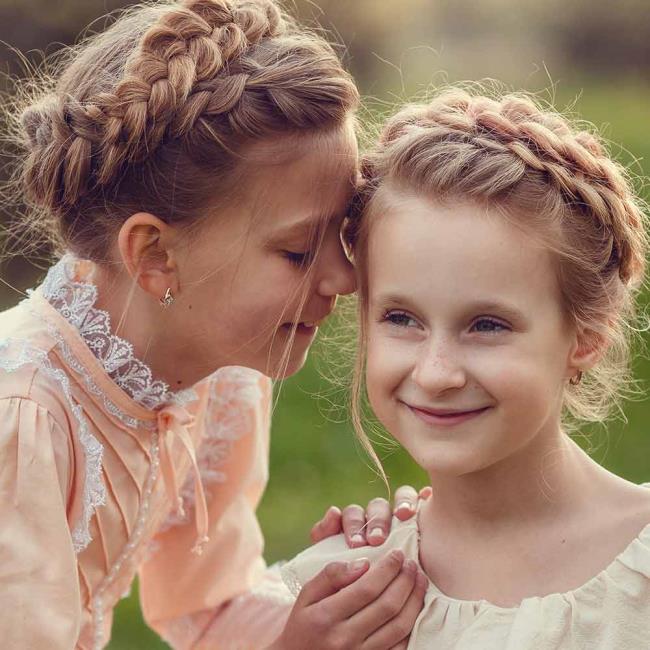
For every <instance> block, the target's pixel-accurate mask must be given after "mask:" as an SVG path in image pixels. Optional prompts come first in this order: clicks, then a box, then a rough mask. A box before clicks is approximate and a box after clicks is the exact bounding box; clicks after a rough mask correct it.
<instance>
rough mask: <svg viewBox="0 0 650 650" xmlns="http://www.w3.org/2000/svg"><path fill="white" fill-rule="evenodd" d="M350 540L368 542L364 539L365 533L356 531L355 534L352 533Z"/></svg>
mask: <svg viewBox="0 0 650 650" xmlns="http://www.w3.org/2000/svg"><path fill="white" fill-rule="evenodd" d="M350 541H351V542H352V543H353V544H365V543H366V540H365V539H363V535H360V534H359V533H355V534H354V535H352V537H350Z"/></svg>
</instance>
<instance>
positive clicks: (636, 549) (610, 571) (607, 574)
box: [404, 483, 650, 614]
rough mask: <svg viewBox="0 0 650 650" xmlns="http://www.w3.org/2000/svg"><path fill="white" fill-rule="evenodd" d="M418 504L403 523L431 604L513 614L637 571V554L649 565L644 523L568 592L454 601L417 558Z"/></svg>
mask: <svg viewBox="0 0 650 650" xmlns="http://www.w3.org/2000/svg"><path fill="white" fill-rule="evenodd" d="M642 487H646V488H650V483H643V484H642ZM420 504H421V502H419V503H418V507H417V511H416V515H415V516H414V517H412V518H411V519H410V520H406V521H405V522H404V524H409V523H410V526H408V527H409V528H411V529H412V530H413V531H414V532H415V534H416V536H417V551H416V557H415V558H414V559H415V560H416V562H417V563H418V565H419V567H420V570H421V571H422V572H423V573H424V575H425V576H426V577H427V580H428V585H429V588H428V589H427V593H426V595H425V601H431V600H432V599H436V600H441V599H442V600H444V601H446V602H448V603H450V604H454V605H456V606H457V607H460V608H472V609H473V610H475V611H476V610H478V609H481V608H484V607H487V608H489V609H490V610H493V611H495V612H502V613H504V614H512V613H514V612H516V611H518V610H520V609H522V608H523V607H524V606H525V605H526V604H528V603H531V602H535V603H537V604H542V603H544V602H549V601H551V600H555V599H558V598H559V599H563V600H574V601H575V600H577V599H578V598H579V596H580V595H581V594H583V593H587V592H589V591H590V590H591V589H592V588H594V587H596V588H597V586H598V585H601V584H602V583H603V582H605V581H606V580H608V579H612V580H616V576H615V573H617V567H619V566H620V565H623V566H624V567H625V568H626V569H629V570H632V571H636V570H637V565H638V557H639V555H640V554H641V555H643V556H644V557H646V558H647V562H648V563H650V522H649V523H647V524H646V525H645V526H644V527H643V528H642V529H641V531H640V532H639V534H638V535H636V537H634V538H633V539H632V541H630V543H629V544H628V545H627V546H626V547H625V548H624V549H623V550H622V551H621V552H620V553H619V554H618V555H616V557H615V558H614V559H613V560H612V561H611V562H610V563H609V564H608V565H607V566H606V567H605V568H604V569H602V570H601V571H599V572H598V573H596V574H595V575H594V576H592V577H591V578H589V579H588V580H587V581H586V582H583V583H582V584H581V585H579V586H577V587H575V588H574V589H569V590H567V591H563V592H559V591H558V592H552V593H549V594H544V595H542V596H526V597H525V598H522V599H521V600H520V601H519V602H518V603H517V604H516V605H512V606H508V607H506V606H502V605H497V604H495V603H492V602H491V601H489V600H487V599H485V598H481V599H478V600H471V599H463V598H454V597H453V596H449V595H448V594H446V593H445V592H443V591H442V590H441V589H440V588H439V587H438V586H437V585H436V584H435V583H434V582H433V581H432V580H431V578H429V576H428V575H427V573H426V572H425V571H424V568H423V567H422V564H421V562H420V557H419V555H420V554H419V549H420V544H421V537H420Z"/></svg>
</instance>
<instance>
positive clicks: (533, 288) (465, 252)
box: [368, 195, 558, 303]
mask: <svg viewBox="0 0 650 650" xmlns="http://www.w3.org/2000/svg"><path fill="white" fill-rule="evenodd" d="M368 252H369V258H368V261H369V272H370V276H371V277H370V284H371V286H373V287H374V288H379V287H384V288H385V287H386V286H389V285H390V286H394V287H397V285H402V286H409V287H411V288H416V287H420V288H421V289H422V290H423V292H424V293H426V294H431V293H432V292H433V293H435V295H436V296H437V297H438V298H439V297H440V296H441V295H442V294H443V293H444V294H445V295H453V296H455V297H460V295H461V293H460V292H462V294H463V295H469V294H471V295H475V296H480V295H481V294H492V295H494V296H496V295H501V294H512V296H513V297H517V298H518V299H521V300H523V301H524V302H526V303H527V302H529V299H531V298H532V297H533V296H536V298H535V299H536V300H542V299H544V298H548V297H551V298H552V299H555V298H556V297H558V291H557V290H558V283H557V277H556V272H555V267H554V258H553V256H552V254H551V253H550V251H549V250H548V249H547V248H546V247H545V246H543V245H542V244H540V242H539V241H538V240H536V239H535V238H534V237H532V236H531V235H530V234H529V233H526V232H525V231H524V230H522V229H521V228H518V227H516V226H515V225H514V224H513V223H512V222H511V221H510V220H509V219H507V218H506V217H505V216H503V215H502V214H501V213H499V212H496V211H495V210H490V209H489V208H486V207H484V206H480V205H478V204H474V203H470V202H467V203H449V204H441V203H436V202H434V201H432V200H429V199H428V198H426V197H425V196H422V197H418V196H414V195H410V196H409V195H402V196H401V200H400V201H392V202H391V203H390V206H389V205H388V204H386V205H385V210H383V211H382V212H381V213H379V214H377V219H376V220H375V221H374V223H373V225H372V227H371V229H370V239H369V251H368Z"/></svg>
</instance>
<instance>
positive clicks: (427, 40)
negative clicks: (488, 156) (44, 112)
mask: <svg viewBox="0 0 650 650" xmlns="http://www.w3.org/2000/svg"><path fill="white" fill-rule="evenodd" d="M127 4H131V3H127V2H119V1H116V0H102V1H101V2H100V1H99V0H21V1H20V2H17V1H15V0H14V1H12V0H0V40H2V41H4V42H5V45H4V46H2V47H1V48H0V71H1V72H2V73H5V76H6V75H17V74H18V75H19V74H21V67H20V66H19V65H18V63H17V57H16V55H15V53H14V52H12V51H11V48H17V49H19V50H20V51H21V52H23V53H24V54H25V56H26V57H27V59H28V60H29V61H31V62H38V61H39V60H40V59H41V58H42V55H43V52H45V53H52V52H54V51H55V50H56V49H58V48H59V47H61V46H62V45H66V44H71V43H73V42H75V40H76V38H77V37H78V35H79V34H80V33H81V31H82V30H83V29H84V28H85V27H86V26H87V25H89V24H90V23H93V24H92V27H91V30H99V29H101V28H102V26H103V25H104V24H105V21H104V19H103V16H105V14H106V13H107V12H109V11H113V10H115V9H119V8H120V7H123V6H125V5H127ZM289 9H290V10H291V11H294V12H295V13H297V14H298V15H299V16H300V17H301V18H302V19H304V20H307V21H317V22H318V23H319V24H320V25H322V26H323V27H324V28H325V29H327V30H329V31H330V34H331V36H332V38H334V39H335V40H337V41H338V42H339V43H341V44H344V47H343V46H342V53H343V55H344V57H345V59H346V61H347V63H348V65H349V67H350V69H351V70H352V72H353V73H354V75H355V77H356V78H357V80H358V82H359V85H360V87H361V90H362V93H364V95H366V96H369V97H371V98H373V101H372V102H371V104H372V107H373V108H372V110H371V111H368V112H366V111H364V112H362V113H361V126H362V127H370V126H371V123H372V121H373V119H374V117H373V116H374V115H376V113H377V111H385V110H389V109H390V106H391V105H394V104H395V103H398V102H399V101H401V100H404V99H406V98H409V97H412V96H413V95H414V94H417V93H421V92H422V91H423V90H424V89H425V88H429V87H431V86H432V85H433V87H435V86H439V85H442V84H444V83H446V82H447V81H457V80H480V79H483V78H486V77H490V78H496V79H499V80H501V81H503V82H506V83H507V84H508V85H509V86H510V87H512V88H513V89H517V90H519V89H524V90H531V91H540V92H541V93H542V97H543V98H545V99H547V100H551V101H553V102H554V104H555V105H556V106H557V107H558V108H561V109H563V110H567V111H569V112H576V113H579V114H580V115H581V116H582V117H583V118H584V119H587V120H589V121H591V122H593V123H595V124H596V125H597V126H598V127H599V128H601V129H603V130H604V133H605V135H606V137H607V138H609V139H611V140H612V141H613V142H615V143H618V144H617V145H613V147H612V149H613V151H614V153H615V155H616V156H617V157H618V158H619V159H620V160H622V161H623V162H625V163H626V164H628V165H630V166H631V169H632V172H633V173H634V174H635V175H637V176H639V186H640V187H641V186H642V181H641V180H640V179H641V177H642V176H643V175H644V174H647V173H648V172H650V163H649V162H648V159H649V157H650V3H648V1H647V0H620V1H619V2H617V3H595V2H593V1H592V0H545V1H544V2H541V1H533V0H481V1H480V2H478V1H476V0H474V1H470V0H438V1H434V0H400V1H399V2H395V0H354V1H350V0H317V3H314V2H312V1H311V0H295V1H294V2H292V3H290V5H289ZM9 46H11V47H9ZM0 84H1V85H0V90H3V91H4V92H6V91H7V88H9V84H8V83H7V81H6V79H3V80H2V81H0ZM642 192H643V193H644V195H645V198H646V200H647V199H649V198H650V196H649V193H648V190H647V187H642ZM0 209H2V206H0ZM9 216H10V215H4V218H5V219H7V218H8V217H9ZM38 274H39V272H38V270H36V269H34V267H33V266H32V265H30V264H28V263H27V262H26V261H25V260H24V259H21V258H20V257H17V258H15V259H12V260H11V261H6V262H5V263H4V265H3V267H2V276H1V277H2V278H3V279H4V280H5V281H7V282H9V283H10V284H12V285H14V286H16V287H17V288H18V289H25V288H27V287H29V286H32V285H33V284H34V282H35V279H36V278H37V276H38ZM18 298H19V296H18V294H17V293H16V292H15V291H13V290H11V289H9V288H7V287H6V286H3V287H2V288H1V289H0V305H1V306H2V307H3V308H4V307H6V306H9V305H11V304H14V303H15V302H17V300H18ZM642 305H643V307H644V308H645V307H646V305H647V297H646V296H644V298H643V300H642ZM326 333H327V332H325V334H326ZM328 351H329V352H331V351H332V348H331V347H327V346H323V345H322V344H317V345H316V346H315V350H314V354H313V355H312V358H311V360H310V362H309V363H308V365H307V367H306V368H305V369H304V370H303V371H302V372H301V373H300V374H299V375H298V376H296V377H294V378H292V379H290V380H288V381H286V382H284V384H283V385H282V388H281V393H280V397H279V401H278V405H277V408H276V412H275V415H274V424H273V442H272V449H271V479H270V483H269V487H268V490H267V493H266V495H265V497H264V500H263V503H262V505H261V508H260V510H259V516H260V521H261V524H262V528H263V530H264V533H265V536H266V540H267V544H266V557H267V560H268V561H269V562H274V561H276V560H278V559H281V558H285V557H289V556H291V555H293V554H294V553H295V552H297V551H298V550H300V549H301V548H303V547H304V546H305V545H306V544H307V543H308V531H309V529H310V527H311V525H312V524H313V523H314V522H315V521H316V520H317V519H319V518H320V516H321V515H322V513H323V512H324V510H325V509H326V508H327V506H329V505H330V504H332V503H335V504H338V505H345V504H347V503H351V502H361V503H365V502H367V500H368V499H370V498H371V497H373V496H377V495H385V488H384V486H383V484H382V483H381V481H379V480H378V479H377V477H376V475H375V474H374V473H373V472H372V471H371V470H370V469H369V467H368V461H367V459H366V458H365V457H364V456H363V454H362V453H361V452H360V451H359V448H358V445H356V444H355V442H354V437H353V434H352V432H351V427H350V425H349V423H348V422H347V420H346V413H345V408H344V406H342V405H343V403H344V395H343V394H342V392H341V391H340V390H336V389H335V388H333V387H332V385H331V384H330V383H329V382H328V381H327V380H325V379H324V378H323V377H322V374H321V372H319V369H318V367H317V366H318V365H319V362H320V363H324V357H325V355H326V354H327V353H328ZM343 354H345V353H343ZM635 371H636V375H637V377H638V378H640V379H642V380H646V379H648V378H650V363H648V361H647V360H646V359H645V358H644V355H638V357H637V359H636V361H635ZM642 388H643V391H642V392H643V395H644V394H645V384H642ZM643 395H642V396H641V397H640V398H639V399H638V401H635V402H634V403H630V404H628V405H627V406H626V409H625V410H626V415H627V417H628V420H629V422H628V424H623V423H622V422H615V423H613V424H611V425H610V426H608V427H607V429H605V428H604V427H592V428H591V429H590V430H589V431H588V437H586V438H584V439H583V442H584V444H586V445H590V446H591V447H593V449H594V451H593V455H594V457H595V458H596V459H597V460H599V461H600V462H602V463H603V464H604V465H605V466H607V467H608V468H610V469H611V470H613V471H614V472H617V473H620V474H621V475H622V476H625V477H626V478H628V479H630V480H633V481H638V482H641V481H648V480H650V435H648V432H647V427H648V420H649V418H650V405H649V404H648V402H647V400H645V398H644V396H643ZM381 455H382V457H383V458H384V461H385V467H386V470H387V473H388V475H389V477H390V481H391V485H392V487H393V488H395V487H397V486H398V485H400V484H402V483H410V484H413V485H416V486H421V485H423V484H424V482H425V478H424V475H423V473H422V472H421V471H419V470H418V468H417V467H415V466H414V464H413V463H412V462H411V461H410V460H409V459H408V457H406V455H405V454H404V453H403V452H402V451H401V450H399V449H397V448H394V449H390V450H388V449H382V451H381ZM166 647H167V646H166V645H165V644H164V643H163V642H161V641H160V640H158V639H157V637H156V635H155V634H153V633H152V632H151V631H149V630H148V629H147V628H146V627H145V626H144V625H143V623H142V620H141V616H140V611H139V607H138V602H137V585H136V586H135V588H134V590H133V593H132V595H131V596H130V597H129V598H126V599H125V600H123V601H122V602H121V603H120V605H119V606H118V609H117V612H116V616H115V624H114V628H113V639H112V641H111V643H110V645H109V648H110V650H135V649H138V650H141V649H142V648H147V649H149V648H151V649H155V648H166Z"/></svg>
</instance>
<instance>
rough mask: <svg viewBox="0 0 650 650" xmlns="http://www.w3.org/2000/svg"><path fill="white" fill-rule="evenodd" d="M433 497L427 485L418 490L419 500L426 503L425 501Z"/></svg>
mask: <svg viewBox="0 0 650 650" xmlns="http://www.w3.org/2000/svg"><path fill="white" fill-rule="evenodd" d="M432 495H433V488H432V487H431V486H430V485H427V486H426V487H423V488H422V489H421V490H420V495H419V496H420V499H423V500H424V501H426V500H427V499H429V498H431V496H432Z"/></svg>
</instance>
